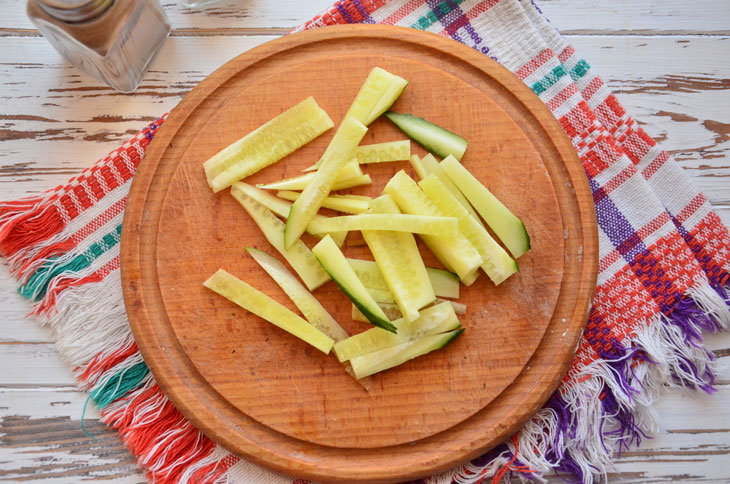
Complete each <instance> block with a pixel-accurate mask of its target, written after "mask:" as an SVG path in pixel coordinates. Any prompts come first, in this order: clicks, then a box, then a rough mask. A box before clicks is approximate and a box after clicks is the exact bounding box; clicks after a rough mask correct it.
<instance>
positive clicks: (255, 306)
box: [203, 269, 335, 354]
mask: <svg viewBox="0 0 730 484" xmlns="http://www.w3.org/2000/svg"><path fill="white" fill-rule="evenodd" d="M203 285H204V286H205V287H207V288H208V289H210V290H212V291H214V292H216V293H218V294H220V295H221V296H223V297H225V298H226V299H228V300H229V301H231V302H233V303H235V304H237V305H239V306H241V307H242V308H243V309H245V310H246V311H250V312H252V313H253V314H255V315H256V316H258V317H260V318H262V319H265V320H266V321H268V322H270V323H271V324H274V325H276V326H278V327H279V328H281V329H283V330H284V331H286V332H288V333H290V334H292V335H294V336H296V337H297V338H299V339H301V340H302V341H304V342H306V343H309V344H310V345H312V346H314V347H315V348H317V349H318V350H320V351H321V352H323V353H325V354H328V353H329V352H330V349H332V345H334V343H335V342H334V340H333V339H332V338H330V337H329V336H327V335H326V334H324V333H323V332H322V331H320V330H318V329H317V328H315V327H314V326H312V325H311V324H309V323H308V322H307V321H305V320H304V319H302V318H300V317H299V316H297V315H296V314H294V313H293V312H291V311H290V310H289V309H287V308H286V307H284V306H282V305H281V304H279V303H278V302H276V301H275V300H273V299H271V298H270V297H269V296H267V295H266V294H264V293H263V292H261V291H259V290H258V289H256V288H254V287H252V286H250V285H248V284H246V283H245V282H244V281H242V280H240V279H238V278H237V277H235V276H233V275H231V274H229V273H228V272H226V271H224V270H223V269H218V272H216V273H215V274H213V275H212V276H210V277H209V278H208V280H206V281H205V282H204V283H203Z"/></svg>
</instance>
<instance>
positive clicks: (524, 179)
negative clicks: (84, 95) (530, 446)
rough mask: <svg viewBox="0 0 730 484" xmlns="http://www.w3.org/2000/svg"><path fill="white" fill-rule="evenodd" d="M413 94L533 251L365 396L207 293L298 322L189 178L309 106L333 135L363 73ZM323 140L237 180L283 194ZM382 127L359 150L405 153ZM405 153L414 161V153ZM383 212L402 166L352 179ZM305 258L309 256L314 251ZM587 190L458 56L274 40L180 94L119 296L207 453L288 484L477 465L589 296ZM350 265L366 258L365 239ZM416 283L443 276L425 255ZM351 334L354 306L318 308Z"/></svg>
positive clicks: (314, 356)
mask: <svg viewBox="0 0 730 484" xmlns="http://www.w3.org/2000/svg"><path fill="white" fill-rule="evenodd" d="M374 66H380V67H383V68H385V69H387V70H389V71H391V72H393V73H395V74H398V75H400V76H402V77H404V78H406V79H408V80H409V81H411V82H410V85H409V86H408V88H407V89H406V91H405V92H404V94H403V95H402V96H401V98H400V99H399V100H398V101H397V103H396V104H395V106H394V107H393V108H394V109H395V110H398V111H402V112H411V113H414V114H417V115H419V116H422V117H424V118H426V119H429V120H431V121H433V122H436V123H437V124H439V125H441V126H444V127H446V128H448V129H450V130H452V131H454V132H456V133H459V134H460V135H462V136H463V137H464V138H466V139H467V140H469V141H470V145H469V148H468V149H467V152H466V155H465V156H464V158H463V160H462V162H463V164H464V165H465V166H466V167H467V168H469V170H470V171H472V173H474V174H475V175H476V176H477V177H478V178H479V179H480V180H482V181H483V182H484V183H485V185H487V186H488V187H489V188H490V189H491V190H492V191H493V192H494V193H495V194H496V195H497V196H498V197H499V198H500V199H501V200H503V201H504V202H505V203H506V205H507V206H509V207H510V208H511V209H512V210H513V211H514V212H515V213H517V214H518V215H519V216H520V217H521V218H522V219H523V220H524V222H525V225H526V226H527V230H528V232H529V233H530V236H531V240H532V250H531V251H530V252H528V253H527V254H526V255H525V256H523V257H521V258H520V259H519V261H518V262H519V265H520V272H519V273H518V274H517V275H515V276H513V277H512V278H510V279H509V280H508V281H506V282H505V283H504V284H502V285H500V286H499V287H494V286H493V285H492V284H491V283H490V282H489V281H488V279H487V277H485V276H482V277H480V279H479V280H478V281H477V282H476V283H475V284H474V285H473V286H471V287H469V288H464V287H463V286H462V295H461V298H460V302H463V303H465V304H467V306H468V312H467V314H466V315H465V316H464V317H463V324H464V326H465V327H466V328H467V330H466V332H465V333H464V334H463V335H462V337H460V338H459V339H458V340H457V341H456V342H455V343H454V344H452V345H451V346H449V347H448V348H447V349H445V350H444V351H438V352H434V353H431V354H430V355H428V356H426V357H423V358H419V359H416V360H414V361H411V362H409V363H407V364H405V365H403V366H401V367H398V368H396V369H393V370H390V371H387V372H384V373H382V374H379V375H376V376H375V377H373V379H372V381H371V389H370V391H369V392H367V391H365V390H364V389H363V387H362V386H361V385H359V384H357V383H356V382H355V381H354V380H353V379H352V378H351V377H350V376H349V375H347V374H346V373H345V372H344V371H343V369H342V367H341V365H339V364H338V363H337V361H336V359H335V358H334V356H333V355H330V356H326V355H324V354H321V353H320V352H318V351H317V350H315V349H313V348H311V347H308V346H307V345H305V344H304V343H302V342H300V341H298V340H296V338H294V337H292V336H290V335H288V334H286V333H284V332H282V331H281V330H279V329H278V328H276V327H274V326H272V325H270V324H268V323H266V322H264V321H262V320H260V319H258V318H256V317H255V316H252V315H251V314H250V313H247V312H246V311H244V310H242V309H241V308H238V307H237V306H234V305H233V304H231V303H229V302H227V301H225V300H224V299H222V298H220V297H219V296H217V295H215V294H213V293H211V292H210V291H208V290H206V289H204V288H203V287H202V285H201V284H202V282H203V281H204V280H205V279H206V278H207V277H208V276H209V275H210V274H212V273H213V272H214V271H215V270H216V269H218V268H219V267H222V268H224V269H226V270H228V271H229V272H231V273H233V274H235V275H237V276H239V277H241V278H242V279H244V280H246V281H247V282H249V283H250V284H252V285H253V286H255V287H257V288H259V289H261V290H263V291H264V292H266V293H268V294H270V295H271V296H272V297H274V298H276V299H277V300H279V301H280V302H282V303H283V304H285V305H287V306H288V307H290V308H292V309H295V308H294V306H293V305H292V304H291V302H290V301H288V300H287V298H286V296H285V295H284V294H283V292H282V291H281V290H280V289H279V288H278V287H277V286H276V285H275V284H274V283H273V282H272V281H271V280H270V279H269V278H268V276H266V274H265V273H264V272H263V271H262V270H261V269H260V268H258V266H257V265H256V264H255V262H253V260H252V259H251V258H250V257H248V256H247V255H246V254H245V252H244V250H243V248H244V247H245V246H253V247H257V248H259V249H262V250H265V251H267V252H269V253H271V254H272V255H277V256H278V254H276V252H275V251H274V250H273V248H271V247H270V246H269V245H268V243H267V242H266V240H265V239H264V238H263V236H262V235H261V234H260V232H259V231H258V229H257V228H256V226H255V225H254V224H253V222H252V221H251V220H250V218H249V217H248V216H247V215H246V214H245V212H243V210H242V209H241V208H240V207H239V206H238V205H237V203H236V202H235V201H234V200H233V199H232V197H230V195H229V194H228V191H227V190H226V191H224V192H221V193H219V194H213V193H212V192H211V191H210V189H209V188H208V187H207V184H206V182H205V176H204V173H203V169H202V163H203V161H205V160H206V159H207V158H208V157H209V156H211V155H212V154H214V153H216V152H217V151H218V150H220V149H221V148H223V147H225V146H226V145H228V144H230V143H231V142H233V141H235V140H236V139H238V138H240V137H241V136H242V135H243V134H245V133H247V132H250V131H251V130H253V129H255V128H256V127H258V126H259V125H261V124H263V123H264V122H266V121H268V120H269V119H271V118H272V117H274V116H275V115H277V114H279V113H281V112H282V111H284V110H286V109H287V108H289V107H291V106H292V105H294V104H295V103H297V102H299V101H301V100H302V99H304V98H306V97H308V96H314V98H315V99H316V100H317V102H318V103H319V104H320V106H322V107H323V108H324V109H325V110H326V111H327V112H328V113H329V115H330V116H331V117H332V119H333V120H335V122H336V123H338V122H339V120H340V119H341V118H342V116H343V115H344V113H345V111H346V110H347V107H348V106H349V103H350V102H351V100H352V99H353V98H354V96H355V94H356V93H357V91H358V89H359V87H360V85H361V84H362V82H363V80H364V79H365V77H366V76H367V73H368V72H369V71H370V69H371V68H372V67H374ZM332 131H333V130H331V131H330V132H328V133H325V134H324V135H323V136H321V137H320V138H318V139H317V140H315V141H313V142H312V143H310V144H308V145H307V146H305V147H303V148H302V149H300V150H298V151H297V152H295V153H293V154H292V155H290V156H288V157H287V158H285V159H284V160H282V161H280V162H279V163H276V164H275V165H272V166H270V167H268V168H266V169H265V170H262V171H261V172H259V173H257V174H256V175H254V176H252V177H250V178H249V179H247V182H250V183H258V182H262V181H273V180H276V179H280V178H282V177H289V176H294V175H297V174H299V173H300V170H301V169H302V168H305V167H307V166H309V165H311V164H312V163H313V162H314V161H316V159H317V158H318V156H319V154H321V152H322V151H323V150H324V148H325V147H326V144H327V142H328V141H329V140H330V139H331V137H332V134H333V133H332ZM403 138H404V135H403V134H402V133H400V132H398V130H397V129H395V128H394V127H393V126H392V125H390V124H389V123H388V121H387V120H385V119H380V120H378V121H376V122H375V123H373V124H372V125H371V127H370V129H369V132H368V134H367V135H366V137H365V139H364V140H363V143H376V142H382V141H389V140H396V139H403ZM412 145H413V147H414V148H413V149H414V151H415V152H417V153H419V154H421V155H423V154H425V152H424V151H423V150H422V149H421V148H420V147H417V146H416V145H415V143H413V144H412ZM364 169H365V171H366V172H367V173H369V174H371V176H372V178H373V181H374V182H373V185H372V186H369V187H360V188H356V189H353V190H352V192H353V193H360V194H369V195H377V194H379V193H380V191H381V190H382V187H383V185H384V184H385V182H386V181H387V179H388V178H389V177H390V176H392V174H393V173H395V172H396V171H397V170H400V169H405V170H406V171H408V172H409V173H411V174H412V171H411V170H410V168H409V167H408V164H407V163H404V162H401V163H386V164H378V165H370V166H365V168H364ZM304 240H305V242H306V243H308V244H309V245H310V247H311V245H312V244H313V243H314V240H315V239H313V238H311V237H309V236H307V237H305V238H304ZM596 240H597V236H596V224H595V216H594V213H593V205H592V200H591V195H590V190H589V187H588V184H587V182H586V179H585V174H584V172H583V169H582V167H581V166H580V163H579V161H578V159H577V157H576V154H575V152H574V150H573V148H572V146H571V144H570V141H569V140H568V139H567V137H566V136H565V134H564V133H563V131H562V129H561V128H560V126H559V124H558V123H557V122H556V121H555V119H554V118H553V117H552V115H551V114H550V112H549V111H548V110H547V108H545V106H543V104H542V103H541V102H540V100H539V99H538V98H537V97H536V96H535V95H534V94H533V93H532V92H531V91H530V90H529V89H528V88H527V87H526V86H525V85H524V84H523V83H522V82H521V81H520V80H519V79H517V78H516V77H514V76H513V75H512V74H511V73H509V72H508V71H507V70H505V69H503V68H502V67H500V66H499V65H498V64H496V63H495V62H494V61H492V60H491V59H489V58H487V57H486V56H484V55H482V54H479V53H478V52H476V51H474V50H472V49H470V48H468V47H466V46H463V45H461V44H457V43H455V42H453V41H451V40H448V39H445V38H442V37H439V36H435V35H432V34H427V33H423V32H418V31H415V30H412V29H401V28H395V27H385V26H372V25H357V26H344V27H332V28H325V29H319V30H315V31H311V32H305V33H301V34H295V35H291V36H287V37H284V38H281V39H278V40H275V41H272V42H268V43H266V44H263V45H262V46H259V47H257V48H255V49H253V50H251V51H249V52H246V53H244V54H242V55H241V56H239V57H237V58H235V59H233V60H232V61H230V62H229V63H227V64H225V65H224V66H223V67H221V68H220V69H218V70H217V71H216V72H214V73H213V74H211V75H210V76H209V77H208V78H207V79H206V80H205V81H203V82H202V83H201V84H200V85H199V86H198V87H196V88H195V89H194V90H193V91H191V92H190V93H189V94H188V95H187V96H186V98H185V99H184V101H183V102H182V103H181V104H180V105H179V106H178V107H177V108H175V110H174V111H173V112H172V114H171V115H170V117H169V118H168V120H167V121H166V122H165V124H164V125H163V126H162V128H161V129H160V131H159V132H158V133H157V135H156V136H155V138H154V140H153V141H152V143H151V145H150V147H149V150H148V152H147V156H146V157H145V159H144V161H143V163H142V165H141V167H140V170H139V173H138V174H137V176H136V177H135V180H134V184H133V186H132V190H131V192H130V198H129V204H128V207H127V211H126V213H125V219H124V225H123V233H122V279H123V287H124V296H125V302H126V304H127V312H128V315H129V319H130V323H131V325H132V329H133V331H134V334H135V338H136V339H137V343H138V345H139V348H140V351H141V352H142V354H143V356H144V358H145V361H146V362H147V364H148V365H149V366H150V368H151V370H152V372H153V374H154V375H155V377H156V379H157V381H158V382H159V384H160V386H161V387H162V389H163V390H164V391H165V392H166V394H167V395H168V396H169V397H170V399H171V400H172V402H173V403H174V404H175V405H176V406H177V408H178V409H180V411H181V412H182V413H183V414H184V415H185V416H186V417H187V418H188V419H190V420H191V421H192V422H193V423H194V424H195V425H196V426H197V427H198V428H200V429H201V430H203V431H204V432H205V433H206V434H207V435H209V436H210V437H211V438H212V439H214V440H215V441H217V442H219V443H220V444H222V445H224V446H225V447H227V448H228V449H229V450H231V451H233V452H235V453H238V454H240V455H242V456H244V457H246V458H249V459H251V460H254V461H255V462H258V463H260V464H262V465H265V466H268V467H270V468H273V469H276V470H279V471H281V472H285V473H287V474H291V475H295V476H299V477H306V478H310V479H316V480H321V481H339V482H361V481H374V480H376V481H401V480H404V479H410V478H415V477H421V476H424V475H427V474H431V473H433V472H436V471H439V470H442V469H444V468H447V467H449V466H452V465H455V464H458V463H459V462H461V461H463V460H465V459H468V458H470V457H474V456H476V455H478V454H479V453H481V452H483V451H485V450H486V449H488V448H491V447H493V446H494V445H496V444H497V443H499V442H501V441H502V440H503V439H505V438H506V437H508V436H509V435H510V433H511V432H513V431H515V430H516V429H517V428H518V426H519V425H520V424H521V423H522V422H524V421H525V419H527V418H529V416H530V415H531V414H532V413H534V412H535V411H536V410H537V409H538V408H539V407H540V406H541V405H542V404H543V403H544V402H545V400H546V399H547V398H548V396H549V395H550V393H551V392H552V391H553V389H554V388H555V387H556V385H557V383H558V381H559V380H560V378H561V376H562V375H563V374H564V372H565V371H566V369H567V365H568V364H569V362H570V359H571V357H572V355H573V353H574V350H575V348H576V345H577V342H578V341H579V338H580V335H581V332H582V329H583V326H584V324H585V320H586V315H587V311H588V307H589V303H590V298H591V296H592V294H593V289H594V285H595V278H596V265H597V264H596V260H597V242H596ZM344 251H345V253H346V255H348V256H352V257H361V258H371V257H370V256H369V254H368V251H367V247H366V246H365V245H364V242H363V240H362V237H361V236H360V234H357V233H351V234H350V235H349V236H348V239H347V242H346V244H345V248H344ZM422 252H423V253H424V258H425V260H426V262H427V264H428V265H432V266H438V262H437V261H436V260H435V259H434V258H433V257H432V256H431V255H430V254H429V253H428V251H427V249H425V248H424V249H423V251H422ZM315 295H317V296H318V298H319V299H320V301H322V302H323V304H324V305H325V307H326V308H327V309H328V310H329V311H330V312H331V313H332V314H333V316H334V317H335V318H336V319H337V320H338V321H340V322H341V324H342V325H343V326H344V327H345V328H346V329H348V330H349V331H351V332H352V333H356V332H360V331H363V330H364V329H366V328H367V325H365V324H363V323H357V322H353V321H351V318H350V302H349V301H348V300H347V299H346V298H345V297H344V296H343V295H342V294H341V293H339V292H338V290H337V288H336V287H335V285H334V284H333V283H328V284H327V285H325V286H323V287H322V288H320V289H318V290H317V291H316V292H315Z"/></svg>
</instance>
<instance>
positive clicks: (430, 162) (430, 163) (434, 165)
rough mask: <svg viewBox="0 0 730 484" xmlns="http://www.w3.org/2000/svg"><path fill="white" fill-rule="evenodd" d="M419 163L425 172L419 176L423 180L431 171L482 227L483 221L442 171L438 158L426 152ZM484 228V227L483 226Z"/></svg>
mask: <svg viewBox="0 0 730 484" xmlns="http://www.w3.org/2000/svg"><path fill="white" fill-rule="evenodd" d="M421 164H422V166H423V169H424V170H425V172H426V174H425V175H424V176H421V175H419V178H420V179H421V180H423V179H424V178H426V175H428V174H429V173H433V174H434V175H436V176H437V177H438V179H439V180H441V183H443V184H444V185H446V188H448V190H449V191H450V192H451V194H452V195H453V196H454V198H456V199H457V200H458V201H459V203H460V204H461V205H462V206H463V207H464V208H465V209H466V211H467V212H469V214H470V215H471V216H472V217H474V220H476V221H477V222H478V223H479V225H481V226H482V227H484V223H483V222H482V219H481V218H479V215H477V213H476V212H475V211H474V208H473V207H472V206H471V204H470V203H469V200H467V199H466V197H465V196H464V194H463V193H461V190H459V188H458V187H457V186H456V185H454V182H452V181H451V178H449V176H448V175H447V174H446V173H445V172H444V170H443V169H442V168H441V166H440V165H439V162H438V160H437V159H436V157H435V156H433V155H432V154H431V153H429V154H427V155H426V156H424V157H423V158H421ZM484 228H486V227H484Z"/></svg>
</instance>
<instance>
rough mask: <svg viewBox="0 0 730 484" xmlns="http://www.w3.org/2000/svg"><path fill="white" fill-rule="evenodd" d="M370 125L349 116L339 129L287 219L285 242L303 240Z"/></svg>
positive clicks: (287, 245)
mask: <svg viewBox="0 0 730 484" xmlns="http://www.w3.org/2000/svg"><path fill="white" fill-rule="evenodd" d="M367 130H368V129H367V128H366V127H365V126H364V125H363V124H362V123H360V122H359V121H358V120H356V119H354V118H351V117H345V119H344V121H342V124H341V125H340V127H339V128H338V129H337V132H336V133H335V136H334V137H333V138H332V141H331V142H330V144H329V146H328V147H327V149H326V150H325V152H324V155H322V158H321V160H320V161H321V162H322V163H321V165H320V167H319V169H318V170H317V171H316V173H315V176H314V179H313V180H312V182H311V183H310V184H309V185H307V187H306V188H305V189H304V191H303V192H302V195H301V196H300V197H299V198H297V199H296V201H295V202H294V203H293V204H292V206H291V211H290V212H289V218H287V219H286V229H285V230H284V245H285V246H286V247H291V246H292V245H293V244H294V242H296V241H297V240H299V237H301V235H302V233H304V231H305V230H306V228H307V226H308V225H309V222H311V221H312V219H313V218H314V216H315V215H316V214H317V211H318V210H319V207H321V206H322V201H323V200H324V199H325V198H327V195H329V192H330V190H332V186H333V185H334V184H335V181H336V180H337V176H338V174H339V173H340V170H341V169H342V167H343V166H345V163H347V162H348V160H350V159H351V158H352V153H353V152H354V151H355V147H356V146H357V145H358V144H359V143H360V140H362V138H363V136H365V133H366V132H367Z"/></svg>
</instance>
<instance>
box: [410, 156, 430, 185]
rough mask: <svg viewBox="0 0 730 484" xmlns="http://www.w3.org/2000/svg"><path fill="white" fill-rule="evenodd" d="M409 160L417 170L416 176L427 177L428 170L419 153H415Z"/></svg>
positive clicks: (421, 178) (419, 177) (420, 178)
mask: <svg viewBox="0 0 730 484" xmlns="http://www.w3.org/2000/svg"><path fill="white" fill-rule="evenodd" d="M409 161H410V162H411V166H412V167H413V171H415V172H416V176H418V179H419V180H423V179H424V178H426V175H428V172H427V171H426V167H425V166H423V159H422V158H421V157H420V156H418V155H413V156H411V158H410V160H409Z"/></svg>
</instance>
